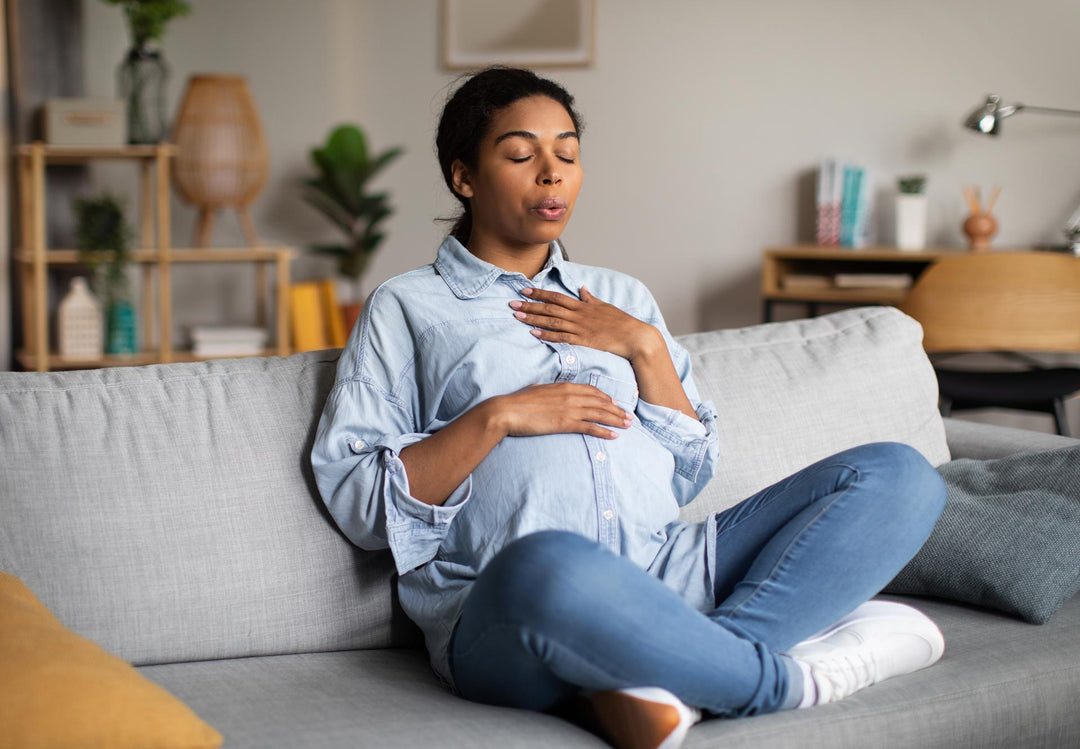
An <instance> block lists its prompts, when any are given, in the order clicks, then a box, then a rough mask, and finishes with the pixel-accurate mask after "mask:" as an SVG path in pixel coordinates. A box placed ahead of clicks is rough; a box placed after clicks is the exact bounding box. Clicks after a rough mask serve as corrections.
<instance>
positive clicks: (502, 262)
mask: <svg viewBox="0 0 1080 749" xmlns="http://www.w3.org/2000/svg"><path fill="white" fill-rule="evenodd" d="M466 247H467V248H468V250H469V252H471V253H472V254H473V255H475V256H476V257H478V258H480V259H481V260H483V261H484V262H486V263H491V264H492V265H494V266H495V267H496V268H502V269H503V270H504V271H507V272H508V273H520V274H522V275H523V276H525V277H526V278H533V277H534V276H535V275H536V274H537V273H539V272H540V271H541V270H542V269H543V267H544V266H545V265H546V264H547V261H548V257H549V256H550V254H551V247H550V245H548V244H538V245H521V246H515V247H507V246H505V245H502V244H499V243H490V242H484V241H483V239H482V238H480V237H477V236H476V234H475V232H474V233H473V234H472V235H471V236H470V237H469V242H468V244H467V245H466Z"/></svg>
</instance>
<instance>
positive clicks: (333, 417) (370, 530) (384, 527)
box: [311, 321, 472, 574]
mask: <svg viewBox="0 0 1080 749" xmlns="http://www.w3.org/2000/svg"><path fill="white" fill-rule="evenodd" d="M365 322H366V321H365ZM362 324H363V323H362ZM363 343H366V339H365V338H364V336H359V335H354V336H353V339H352V340H350V343H349V346H348V347H347V348H346V349H345V350H344V352H343V353H342V363H341V364H340V365H339V368H338V375H339V376H338V381H337V382H336V383H335V385H334V388H333V389H332V390H331V392H330V395H329V396H328V397H327V400H326V404H325V406H324V407H323V412H322V417H321V418H320V420H319V425H318V428H317V430H316V434H315V442H314V445H313V447H312V451H311V465H312V470H313V471H314V474H315V483H316V485H317V486H318V489H319V493H320V495H321V496H322V499H323V502H324V503H325V504H326V507H327V509H328V510H329V511H330V514H331V516H332V517H333V518H334V521H335V522H336V523H337V525H338V527H339V528H341V530H342V532H343V533H344V534H345V535H346V536H347V537H348V538H349V540H351V541H352V542H353V543H354V544H356V545H357V546H359V547H361V548H363V549H368V550H377V549H387V548H389V549H390V550H391V552H392V553H393V556H394V562H395V564H396V566H397V569H398V573H399V574H405V573H406V572H408V571H409V570H412V569H414V568H416V567H419V566H420V565H422V564H424V563H426V562H428V561H430V560H431V559H432V558H434V556H435V555H436V553H437V552H438V550H439V547H440V545H441V544H442V542H443V540H444V539H445V538H446V534H447V531H448V529H449V526H450V523H451V522H452V521H453V519H454V517H455V516H456V515H457V513H458V512H459V511H460V510H461V508H462V507H463V506H464V505H465V503H466V502H468V500H469V495H470V493H471V488H472V477H471V476H470V477H468V478H466V479H465V481H464V482H462V484H461V485H460V486H458V487H457V489H455V490H454V492H453V493H452V494H451V495H450V497H449V498H448V499H447V500H446V502H445V503H444V504H442V505H430V504H427V503H426V502H422V501H420V500H418V499H416V498H415V497H413V496H412V494H411V493H410V490H409V478H408V476H407V475H406V472H405V466H404V464H403V463H402V462H401V458H400V455H401V451H402V450H404V449H405V448H406V447H408V446H409V445H412V444H414V443H416V442H419V441H420V440H422V439H426V438H427V437H428V436H430V435H429V434H426V433H423V432H419V431H417V426H416V424H417V422H418V421H419V420H418V418H417V417H416V416H415V415H414V414H413V413H412V410H411V409H410V407H409V403H410V401H411V400H412V399H411V398H406V397H402V393H401V392H400V390H401V387H400V386H399V383H391V382H386V383H383V382H378V381H377V379H376V378H373V377H371V376H370V374H365V373H363V372H360V371H356V369H357V368H356V367H354V366H353V363H354V362H363V361H364V360H365V358H366V357H367V356H372V355H373V352H371V351H365V352H359V351H358V350H357V349H358V347H359V346H361V345H362V344H363ZM361 353H362V354H363V355H360V354H361ZM395 386H398V387H397V390H398V392H395V391H394V387H395Z"/></svg>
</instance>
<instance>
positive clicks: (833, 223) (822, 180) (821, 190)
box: [817, 159, 871, 247]
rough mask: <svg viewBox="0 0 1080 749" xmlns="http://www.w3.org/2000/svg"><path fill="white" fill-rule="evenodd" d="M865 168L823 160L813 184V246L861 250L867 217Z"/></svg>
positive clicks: (868, 199) (867, 201)
mask: <svg viewBox="0 0 1080 749" xmlns="http://www.w3.org/2000/svg"><path fill="white" fill-rule="evenodd" d="M870 187H871V185H870V178H869V175H868V174H867V171H866V168H865V167H861V166H857V165H855V164H844V163H842V162H840V161H837V160H836V159H824V160H822V162H821V165H820V167H819V169H818V180H817V243H818V244H819V245H824V246H833V247H835V246H840V247H864V246H866V238H867V227H868V223H869V222H868V219H869V213H870Z"/></svg>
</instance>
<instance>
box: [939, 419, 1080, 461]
mask: <svg viewBox="0 0 1080 749" xmlns="http://www.w3.org/2000/svg"><path fill="white" fill-rule="evenodd" d="M944 421H945V437H946V439H947V440H948V441H949V452H950V453H952V457H953V459H956V458H975V459H977V460H990V459H993V458H1002V457H1005V456H1006V455H1012V454H1013V453H1026V452H1038V451H1040V450H1056V449H1057V448H1060V447H1069V446H1070V445H1078V444H1080V440H1077V439H1072V438H1070V437H1062V436H1060V435H1057V434H1046V433H1045V432H1034V431H1032V430H1030V429H1015V428H1013V427H1002V426H996V425H994V424H980V423H978V422H974V421H963V420H961V419H945V420H944Z"/></svg>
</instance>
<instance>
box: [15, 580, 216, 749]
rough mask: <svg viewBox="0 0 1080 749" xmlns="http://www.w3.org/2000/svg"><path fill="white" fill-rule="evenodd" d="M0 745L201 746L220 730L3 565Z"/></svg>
mask: <svg viewBox="0 0 1080 749" xmlns="http://www.w3.org/2000/svg"><path fill="white" fill-rule="evenodd" d="M0 726H3V730H0V749H16V748H19V749H23V748H25V747H31V746H42V747H46V746H47V747H51V748H52V749H65V747H86V746H107V747H110V748H111V749H126V748H127V747H131V748H132V749H168V748H170V747H176V748H177V749H199V747H217V746H220V745H221V734H219V733H218V732H217V731H215V730H214V729H213V728H211V727H210V726H208V725H207V724H206V723H204V722H203V721H202V720H200V719H199V717H198V716H197V715H195V713H193V712H192V711H191V710H190V709H189V708H188V707H187V706H186V705H184V703H182V702H180V701H179V700H178V699H176V698H175V697H173V696H172V695H171V694H169V693H168V692H166V691H165V690H164V689H163V688H162V687H160V686H158V685H157V684H155V683H154V682H152V681H149V680H148V679H146V678H145V677H143V676H142V675H140V674H139V672H137V671H136V670H135V669H134V668H132V667H131V666H129V665H128V664H127V663H124V661H122V660H120V659H119V658H117V657H115V656H112V655H109V654H108V653H106V652H105V651H104V650H102V649H101V648H100V647H98V646H97V645H95V644H94V643H92V642H90V641H89V640H87V639H85V638H83V637H79V636H78V635H76V634H75V633H74V632H72V631H70V630H68V629H66V628H65V627H64V626H63V625H62V624H61V623H60V622H59V621H58V620H57V619H56V617H55V616H53V615H52V614H51V613H50V612H49V610H48V609H47V608H45V607H44V606H43V605H42V604H41V602H40V601H39V600H38V599H37V598H36V597H35V596H34V594H33V593H32V592H31V591H30V589H29V588H27V587H26V586H25V585H24V584H23V583H22V581H21V580H19V579H18V578H16V577H13V576H11V575H5V574H4V573H2V572H0Z"/></svg>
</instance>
